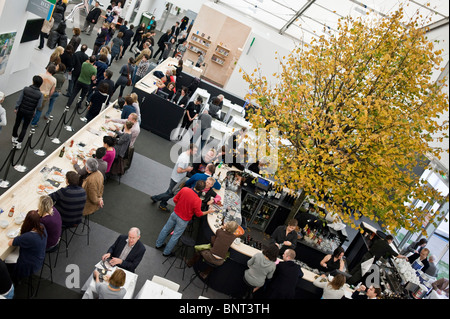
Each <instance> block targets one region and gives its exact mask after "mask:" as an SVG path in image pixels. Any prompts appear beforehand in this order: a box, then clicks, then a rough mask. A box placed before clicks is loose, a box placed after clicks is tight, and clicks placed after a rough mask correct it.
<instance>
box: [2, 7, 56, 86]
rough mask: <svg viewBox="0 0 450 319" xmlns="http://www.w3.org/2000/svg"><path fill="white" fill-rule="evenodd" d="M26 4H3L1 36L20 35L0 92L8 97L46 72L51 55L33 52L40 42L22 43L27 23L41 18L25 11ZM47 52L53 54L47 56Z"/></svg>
mask: <svg viewBox="0 0 450 319" xmlns="http://www.w3.org/2000/svg"><path fill="white" fill-rule="evenodd" d="M27 4H28V1H11V0H10V1H5V0H0V33H6V32H17V34H16V39H15V41H14V45H13V48H12V51H11V55H10V57H9V61H8V64H7V66H6V70H5V73H4V74H2V75H0V90H1V91H3V92H4V93H5V94H6V95H10V94H12V93H15V92H17V91H20V90H22V89H23V87H24V86H28V85H30V84H31V80H32V78H33V76H34V75H36V74H40V73H42V72H43V70H44V68H45V66H46V63H47V62H48V57H49V56H50V54H51V50H50V49H49V48H47V47H44V50H42V51H37V50H34V48H35V47H37V46H38V44H39V40H35V41H31V42H25V43H20V39H21V38H22V34H23V29H24V27H25V24H26V21H27V20H28V19H37V18H40V17H38V16H37V15H35V14H33V13H29V12H27V11H26V10H25V9H26V7H27ZM46 49H47V50H50V51H49V52H50V54H48V52H47V53H45V52H46Z"/></svg>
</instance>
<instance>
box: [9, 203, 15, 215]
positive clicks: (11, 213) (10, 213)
mask: <svg viewBox="0 0 450 319" xmlns="http://www.w3.org/2000/svg"><path fill="white" fill-rule="evenodd" d="M13 215H14V205H13V207H11V209H10V210H9V213H8V216H9V217H13Z"/></svg>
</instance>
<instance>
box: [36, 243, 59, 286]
mask: <svg viewBox="0 0 450 319" xmlns="http://www.w3.org/2000/svg"><path fill="white" fill-rule="evenodd" d="M60 244H61V237H60V238H59V239H58V243H57V244H56V245H54V246H53V247H49V248H47V250H46V251H45V257H44V263H43V265H42V268H41V273H40V275H39V284H40V282H41V278H42V272H43V270H44V267H45V266H47V267H48V269H49V270H50V280H51V282H52V283H53V267H52V253H54V252H57V251H58V250H59V245H60ZM47 257H48V263H47V262H46V259H47ZM55 267H56V262H55Z"/></svg>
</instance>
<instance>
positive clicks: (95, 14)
mask: <svg viewBox="0 0 450 319" xmlns="http://www.w3.org/2000/svg"><path fill="white" fill-rule="evenodd" d="M101 13H102V10H101V9H100V8H95V7H94V8H93V9H91V11H89V13H88V15H87V17H86V20H87V21H89V22H92V20H94V21H95V22H94V23H97V20H98V18H99V17H100V14H101Z"/></svg>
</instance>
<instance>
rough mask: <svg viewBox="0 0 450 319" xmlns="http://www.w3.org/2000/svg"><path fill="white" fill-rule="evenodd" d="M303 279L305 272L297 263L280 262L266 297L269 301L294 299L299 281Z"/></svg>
mask: <svg viewBox="0 0 450 319" xmlns="http://www.w3.org/2000/svg"><path fill="white" fill-rule="evenodd" d="M302 277H303V271H302V269H301V267H300V266H299V265H297V264H296V263H295V262H293V261H283V262H280V263H279V264H278V265H277V268H276V270H275V272H274V274H273V277H272V279H271V281H270V282H269V284H268V285H267V292H266V296H265V297H266V298H267V299H293V298H294V297H295V288H296V286H297V282H298V279H299V278H302Z"/></svg>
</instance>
